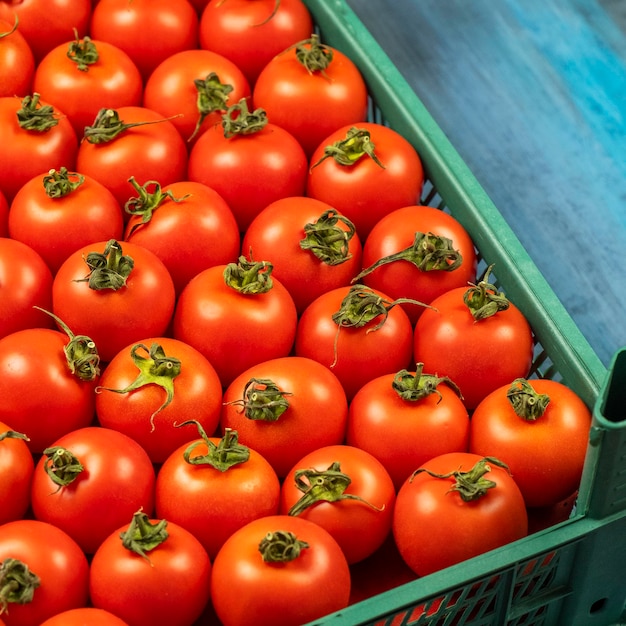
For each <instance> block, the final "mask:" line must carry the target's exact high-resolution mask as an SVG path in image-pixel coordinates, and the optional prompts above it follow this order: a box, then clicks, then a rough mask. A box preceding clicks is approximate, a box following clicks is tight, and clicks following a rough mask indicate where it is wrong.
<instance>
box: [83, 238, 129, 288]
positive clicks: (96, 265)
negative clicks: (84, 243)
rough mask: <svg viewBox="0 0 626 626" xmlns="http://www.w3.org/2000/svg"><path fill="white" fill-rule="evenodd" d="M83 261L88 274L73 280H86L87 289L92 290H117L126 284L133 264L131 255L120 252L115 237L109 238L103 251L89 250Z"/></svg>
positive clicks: (120, 249)
mask: <svg viewBox="0 0 626 626" xmlns="http://www.w3.org/2000/svg"><path fill="white" fill-rule="evenodd" d="M85 263H86V264H87V266H88V267H89V274H87V276H86V277H85V278H77V279H75V281H76V282H78V283H81V282H88V284H89V289H93V290H94V291H102V290H104V289H112V290H113V291H118V290H119V289H121V288H122V287H124V286H125V285H126V279H127V278H128V277H129V276H130V273H131V272H132V270H133V267H134V266H135V261H134V260H133V258H132V257H130V256H126V255H124V254H122V246H121V245H120V243H119V242H117V241H116V240H115V239H109V241H108V242H107V243H106V245H105V247H104V252H90V253H89V254H88V255H87V256H86V257H85Z"/></svg>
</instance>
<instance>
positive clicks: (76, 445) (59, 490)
mask: <svg viewBox="0 0 626 626" xmlns="http://www.w3.org/2000/svg"><path fill="white" fill-rule="evenodd" d="M154 484H155V472H154V468H153V466H152V463H151V461H150V458H149V457H148V455H147V453H146V452H145V450H144V449H143V448H142V447H141V446H140V445H139V444H138V443H136V442H135V441H133V440H132V439H131V438H130V437H128V436H127V435H124V434H123V433H120V432H118V431H116V430H111V429H109V428H102V427H99V426H91V427H87V428H79V429H77V430H74V431H72V432H70V433H68V434H66V435H64V436H62V437H60V438H59V439H57V440H56V441H55V442H53V444H52V445H51V446H50V447H49V448H47V449H46V450H44V454H43V456H42V457H41V458H40V459H39V461H38V462H37V466H36V467H35V473H34V475H33V483H32V490H31V503H32V507H33V513H34V515H35V517H36V518H37V519H39V520H40V521H43V522H48V523H50V524H54V525H55V526H57V527H58V528H61V529H62V530H63V531H65V532H66V533H67V534H68V535H69V536H70V537H72V539H74V541H76V543H78V545H80V547H81V548H82V550H83V551H84V552H86V553H88V554H93V553H94V552H95V551H96V549H97V548H98V546H99V545H100V544H101V543H102V542H103V541H104V540H105V539H106V538H107V537H108V535H109V534H110V533H112V532H113V531H114V530H115V529H116V528H118V527H119V526H120V525H121V524H123V523H124V520H126V519H129V518H130V517H131V516H132V515H133V513H134V512H135V511H137V510H138V509H140V508H141V509H142V510H143V511H145V512H146V513H148V514H149V513H150V512H152V509H153V507H154Z"/></svg>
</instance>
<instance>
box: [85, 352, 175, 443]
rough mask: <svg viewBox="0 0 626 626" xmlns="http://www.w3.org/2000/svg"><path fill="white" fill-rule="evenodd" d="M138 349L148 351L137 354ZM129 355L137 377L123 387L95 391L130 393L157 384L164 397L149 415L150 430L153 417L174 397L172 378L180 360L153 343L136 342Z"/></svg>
mask: <svg viewBox="0 0 626 626" xmlns="http://www.w3.org/2000/svg"><path fill="white" fill-rule="evenodd" d="M139 350H143V351H144V352H147V353H148V356H143V355H141V354H138V352H139ZM130 357H131V359H132V360H133V363H134V364H135V365H136V367H137V369H138V370H139V374H138V375H137V378H135V380H133V382H132V383H130V385H128V386H127V387H124V389H112V388H110V387H100V386H99V387H96V393H100V392H101V391H112V392H113V393H120V394H122V393H130V392H131V391H135V390H137V389H141V388H142V387H145V386H146V385H157V386H158V387H161V388H162V389H164V390H165V393H166V397H165V400H164V402H163V404H161V406H160V407H159V408H158V409H157V410H156V411H154V413H152V415H151V416H150V426H151V431H150V432H153V431H154V429H155V425H154V418H155V416H156V415H157V413H160V412H161V411H162V410H163V409H164V408H166V407H167V406H168V405H169V404H170V403H171V402H172V400H173V399H174V379H175V378H176V377H177V376H178V375H179V374H180V372H181V367H182V365H181V362H180V359H177V358H176V357H174V356H167V355H166V354H165V350H163V346H161V345H160V344H158V343H153V344H152V345H151V346H150V348H148V346H146V345H145V344H143V343H136V344H135V345H134V346H132V347H131V349H130Z"/></svg>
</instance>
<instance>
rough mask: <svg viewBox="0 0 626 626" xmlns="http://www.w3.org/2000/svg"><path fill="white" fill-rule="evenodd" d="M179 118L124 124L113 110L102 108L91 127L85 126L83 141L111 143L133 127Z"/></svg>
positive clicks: (171, 117)
mask: <svg viewBox="0 0 626 626" xmlns="http://www.w3.org/2000/svg"><path fill="white" fill-rule="evenodd" d="M175 117H179V115H172V116H170V117H165V118H163V119H160V120H147V121H145V122H129V123H126V122H124V121H123V120H121V119H120V114H119V113H118V112H117V111H116V110H115V109H106V108H102V109H100V110H99V111H98V113H97V114H96V117H95V119H94V121H93V124H92V125H91V126H85V133H84V135H83V139H84V140H85V141H88V142H89V143H92V144H100V143H107V142H109V141H113V139H115V138H116V137H117V136H118V135H119V134H121V133H123V132H124V131H126V130H128V129H129V128H134V127H135V126H147V125H148V124H160V123H161V122H166V121H169V120H172V119H174V118H175Z"/></svg>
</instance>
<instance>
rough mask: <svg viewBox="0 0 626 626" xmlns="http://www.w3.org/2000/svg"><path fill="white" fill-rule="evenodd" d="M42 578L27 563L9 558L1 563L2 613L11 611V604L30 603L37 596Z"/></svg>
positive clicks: (0, 609)
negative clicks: (36, 592) (36, 591)
mask: <svg viewBox="0 0 626 626" xmlns="http://www.w3.org/2000/svg"><path fill="white" fill-rule="evenodd" d="M39 585H41V579H40V578H39V576H37V574H35V573H34V572H32V571H31V570H30V569H29V567H28V565H26V563H23V562H22V561H19V560H18V559H14V558H11V557H9V558H7V559H5V560H4V561H2V563H0V615H2V614H3V613H8V612H9V604H28V603H29V602H32V601H33V598H34V597H35V590H36V589H37V587H39Z"/></svg>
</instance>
